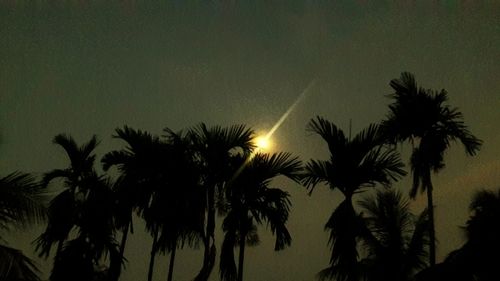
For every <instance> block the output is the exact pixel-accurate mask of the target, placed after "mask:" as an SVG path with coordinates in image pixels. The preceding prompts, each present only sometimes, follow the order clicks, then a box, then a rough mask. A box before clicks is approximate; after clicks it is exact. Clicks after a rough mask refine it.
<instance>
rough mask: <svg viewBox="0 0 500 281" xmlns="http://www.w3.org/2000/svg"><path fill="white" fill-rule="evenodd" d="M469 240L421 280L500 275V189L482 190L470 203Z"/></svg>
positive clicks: (468, 280) (483, 279) (470, 280)
mask: <svg viewBox="0 0 500 281" xmlns="http://www.w3.org/2000/svg"><path fill="white" fill-rule="evenodd" d="M469 209H470V211H471V212H472V215H471V217H470V218H469V220H468V221H467V224H466V226H465V234H466V237H467V241H466V242H465V243H464V245H463V246H462V247H460V248H459V249H457V250H455V251H453V252H451V253H450V254H449V255H448V257H447V258H446V259H445V260H444V261H443V262H442V263H439V264H436V265H434V266H431V267H430V268H428V269H425V270H423V271H422V272H420V273H419V274H418V275H417V278H416V280H418V281H434V280H436V281H437V280H458V281H493V280H499V279H500V271H499V269H498V266H499V265H500V264H499V262H498V261H500V255H499V253H500V240H499V237H500V189H499V190H498V191H496V192H494V191H486V190H482V191H478V192H476V194H475V195H474V197H473V199H472V202H471V204H470V206H469Z"/></svg>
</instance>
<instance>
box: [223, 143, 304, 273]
mask: <svg viewBox="0 0 500 281" xmlns="http://www.w3.org/2000/svg"><path fill="white" fill-rule="evenodd" d="M249 157H251V158H250V159H248V160H247V157H245V156H242V157H240V158H239V161H236V162H237V164H238V165H235V167H238V168H239V167H241V165H244V166H243V167H242V168H241V169H240V172H239V173H238V174H237V175H236V176H235V178H233V180H231V181H230V182H229V184H228V186H227V187H226V190H225V193H226V201H225V204H224V207H223V209H224V211H225V212H226V215H225V218H224V221H223V224H222V228H223V230H224V233H225V236H224V241H223V244H222V250H221V257H220V273H221V278H222V280H223V281H232V280H238V281H242V280H243V265H244V258H245V245H246V244H247V243H249V244H250V245H253V244H254V243H256V242H257V241H258V235H257V226H258V225H261V224H263V223H266V224H267V225H269V226H270V228H271V231H272V232H273V234H275V235H276V242H275V247H274V249H275V250H276V251H278V250H282V249H283V248H284V247H286V246H288V245H290V243H291V237H290V234H289V233H288V230H287V228H286V222H287V220H288V213H289V208H290V201H289V199H288V193H287V192H285V191H282V190H280V189H278V188H270V187H269V185H270V184H271V181H272V180H273V179H274V178H276V177H278V176H285V177H288V178H290V179H292V180H294V181H298V180H299V171H300V170H301V163H300V161H299V160H298V159H297V158H294V157H292V156H291V155H290V154H288V153H277V154H272V155H268V154H261V153H258V154H255V155H251V156H249ZM235 172H236V171H235ZM236 245H239V259H238V268H237V269H236V264H235V259H234V247H235V246H236Z"/></svg>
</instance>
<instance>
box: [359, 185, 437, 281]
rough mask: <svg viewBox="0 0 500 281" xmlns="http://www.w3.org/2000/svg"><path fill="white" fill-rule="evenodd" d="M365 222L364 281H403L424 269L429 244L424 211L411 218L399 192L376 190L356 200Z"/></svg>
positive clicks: (427, 224)
mask: <svg viewBox="0 0 500 281" xmlns="http://www.w3.org/2000/svg"><path fill="white" fill-rule="evenodd" d="M358 203H359V206H360V207H361V215H362V217H363V221H364V222H365V223H364V225H365V227H366V228H365V231H364V232H363V238H362V239H363V241H364V244H365V250H366V251H367V257H366V258H365V259H363V260H362V261H361V264H362V265H363V267H364V269H365V271H366V277H367V278H368V280H372V281H379V280H380V281H381V280H387V281H404V280H411V279H410V278H411V277H412V276H413V274H415V273H416V271H418V270H421V269H422V268H424V267H425V266H426V265H427V263H426V262H425V259H426V258H427V256H428V251H427V247H428V244H429V237H428V227H429V219H428V213H427V211H425V210H424V211H423V212H422V213H421V214H420V215H419V216H418V217H415V216H414V215H413V214H412V213H411V212H410V209H409V202H408V200H404V199H403V198H402V195H401V193H400V192H396V191H393V190H384V191H380V190H377V192H376V195H375V196H373V197H367V198H364V199H363V200H361V201H359V202H358Z"/></svg>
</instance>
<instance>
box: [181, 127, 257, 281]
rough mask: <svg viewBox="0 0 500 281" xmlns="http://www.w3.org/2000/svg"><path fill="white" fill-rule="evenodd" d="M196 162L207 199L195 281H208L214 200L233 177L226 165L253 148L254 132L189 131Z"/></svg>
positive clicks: (212, 257)
mask: <svg viewBox="0 0 500 281" xmlns="http://www.w3.org/2000/svg"><path fill="white" fill-rule="evenodd" d="M190 137H191V139H192V142H193V145H194V149H195V151H196V158H197V161H198V163H199V165H200V171H201V174H202V183H203V186H204V188H205V192H206V194H205V196H206V199H205V200H206V203H205V206H206V217H205V231H204V234H203V246H204V254H203V265H202V268H201V270H200V272H199V273H198V275H197V276H196V277H195V280H196V281H207V280H208V278H209V276H210V274H211V272H212V269H213V267H214V264H215V256H216V247H215V213H216V199H217V198H220V197H223V195H224V192H223V189H224V185H225V184H226V182H227V181H228V180H229V179H231V177H232V176H233V175H232V174H231V173H232V169H231V168H230V166H229V164H230V162H231V158H232V157H233V156H234V155H237V154H239V153H243V154H247V153H249V151H250V150H251V149H252V147H253V143H252V140H253V131H252V130H250V129H247V128H246V127H245V126H244V125H233V126H230V127H226V128H224V127H220V126H213V127H210V128H209V127H207V126H206V125H205V124H203V123H202V124H200V125H198V126H197V127H195V128H193V129H192V130H191V131H190Z"/></svg>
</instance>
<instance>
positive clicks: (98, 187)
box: [36, 135, 121, 281]
mask: <svg viewBox="0 0 500 281" xmlns="http://www.w3.org/2000/svg"><path fill="white" fill-rule="evenodd" d="M54 143H55V144H58V145H60V146H62V147H63V148H64V150H65V151H66V153H67V155H68V158H69V160H70V166H69V167H68V168H66V169H56V170H53V171H51V172H48V173H46V174H45V175H44V178H43V181H42V183H43V186H45V187H46V186H47V185H48V184H49V183H50V182H52V181H53V180H54V179H57V178H62V179H63V180H64V185H63V188H64V189H63V191H62V192H60V193H59V194H58V195H57V196H56V197H55V198H53V199H52V201H51V203H50V206H49V212H48V225H47V228H46V230H45V232H44V233H42V235H41V236H40V237H39V238H38V239H37V240H36V243H37V250H38V251H39V252H40V255H42V256H45V257H47V256H48V255H49V253H50V250H51V248H52V246H53V245H54V244H58V246H57V252H56V256H55V261H54V268H53V270H52V274H51V277H50V278H51V280H53V281H56V280H67V279H69V278H71V279H72V278H75V275H78V276H86V275H92V276H94V274H95V273H96V272H95V271H94V267H99V266H104V264H103V262H106V263H109V266H108V267H109V269H110V271H112V270H114V269H113V268H114V267H116V266H118V267H119V266H121V259H120V258H119V256H118V254H117V245H116V243H115V241H114V222H113V201H114V194H113V192H112V190H111V189H110V183H109V181H108V180H107V179H105V178H103V177H101V176H98V175H97V174H96V172H95V170H94V166H93V165H94V160H95V155H94V154H93V151H94V149H95V147H96V146H97V139H96V137H95V136H94V137H92V138H91V140H90V141H89V142H88V143H86V144H84V145H82V146H78V145H77V144H76V142H75V141H74V140H73V138H71V137H70V136H66V135H57V136H56V137H55V138H54ZM73 237H76V238H74V239H72V238H73ZM74 245H78V247H74ZM65 257H75V259H71V258H65ZM106 257H109V258H106ZM81 259H86V260H87V261H88V262H91V263H92V265H93V267H92V269H91V268H90V267H86V266H85V264H84V263H81V262H80V261H81ZM70 268H73V270H68V269H70ZM82 278H83V277H82Z"/></svg>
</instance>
